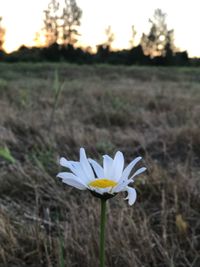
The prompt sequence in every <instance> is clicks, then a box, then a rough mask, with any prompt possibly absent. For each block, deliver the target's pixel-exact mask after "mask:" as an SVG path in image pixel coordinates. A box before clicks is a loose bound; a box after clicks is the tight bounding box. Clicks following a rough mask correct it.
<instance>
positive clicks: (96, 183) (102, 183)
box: [89, 179, 117, 188]
mask: <svg viewBox="0 0 200 267" xmlns="http://www.w3.org/2000/svg"><path fill="white" fill-rule="evenodd" d="M116 185H117V183H116V182H115V181H112V180H108V179H95V180H93V181H92V182H90V183H89V186H92V187H99V188H107V187H113V186H116Z"/></svg>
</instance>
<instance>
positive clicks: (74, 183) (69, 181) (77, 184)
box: [62, 179, 87, 190]
mask: <svg viewBox="0 0 200 267" xmlns="http://www.w3.org/2000/svg"><path fill="white" fill-rule="evenodd" d="M62 181H63V183H65V184H68V185H70V186H73V187H75V188H77V189H80V190H86V189H87V187H86V186H85V185H83V184H81V183H80V182H78V181H76V180H74V179H63V180H62Z"/></svg>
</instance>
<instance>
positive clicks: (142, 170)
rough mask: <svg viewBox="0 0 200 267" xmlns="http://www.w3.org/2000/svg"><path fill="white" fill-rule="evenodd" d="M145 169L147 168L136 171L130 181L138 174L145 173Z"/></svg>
mask: <svg viewBox="0 0 200 267" xmlns="http://www.w3.org/2000/svg"><path fill="white" fill-rule="evenodd" d="M146 169H147V168H145V167H142V168H140V169H138V170H137V171H136V172H135V173H134V174H133V176H131V178H130V179H133V178H134V177H135V176H136V175H139V174H140V173H142V172H144V171H146Z"/></svg>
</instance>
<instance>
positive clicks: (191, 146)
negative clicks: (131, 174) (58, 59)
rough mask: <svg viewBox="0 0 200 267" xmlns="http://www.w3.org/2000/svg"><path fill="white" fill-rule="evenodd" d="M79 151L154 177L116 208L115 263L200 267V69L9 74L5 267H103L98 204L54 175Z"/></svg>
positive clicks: (109, 253) (1, 157)
mask: <svg viewBox="0 0 200 267" xmlns="http://www.w3.org/2000/svg"><path fill="white" fill-rule="evenodd" d="M59 88H60V91H59ZM58 92H59V93H58ZM81 146H83V147H85V148H86V151H87V155H88V156H89V157H93V158H95V159H97V160H100V159H101V155H103V154H104V153H106V154H109V155H111V156H113V155H114V153H115V152H116V151H117V150H120V151H122V152H123V153H124V154H125V157H126V162H127V163H128V162H130V161H131V160H132V159H133V158H134V157H136V156H138V155H141V156H142V157H143V163H142V165H145V166H146V167H147V168H148V171H147V172H146V173H145V174H144V175H141V176H140V177H138V178H137V179H136V182H135V188H136V190H137V192H138V199H137V202H136V204H135V205H134V206H132V207H129V206H128V203H127V201H124V199H123V197H124V196H122V195H117V196H116V197H115V198H113V199H111V200H110V201H109V205H108V211H109V212H108V220H107V223H108V224H107V229H106V266H107V267H108V266H109V267H114V266H115V267H125V266H126V267H185V266H187V267H199V266H200V69H195V68H194V69H193V68H156V67H123V66H116V67H115V66H107V65H105V66H103V65H102V66H101V65H98V66H84V65H83V66H77V65H67V64H46V63H45V64H44V63H43V64H11V65H9V64H1V65H0V266H5V267H23V266H31V267H33V266H34V267H35V266H48V267H54V266H57V267H62V266H63V261H64V262H65V265H64V266H66V267H97V266H98V235H99V229H98V227H99V220H100V218H99V215H100V201H99V200H98V199H96V198H93V197H92V196H91V194H90V193H89V192H85V191H79V190H76V189H74V188H72V187H69V186H64V185H63V184H62V183H61V182H60V181H59V180H58V178H56V174H57V173H58V171H59V170H60V168H59V166H58V163H57V162H58V159H59V157H60V156H65V157H67V158H69V159H74V160H77V159H78V155H79V148H80V147H81Z"/></svg>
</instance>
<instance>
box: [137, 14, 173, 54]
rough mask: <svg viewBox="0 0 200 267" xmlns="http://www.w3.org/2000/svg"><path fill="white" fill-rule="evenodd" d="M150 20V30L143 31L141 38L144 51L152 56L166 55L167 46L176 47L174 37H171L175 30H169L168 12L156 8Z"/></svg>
mask: <svg viewBox="0 0 200 267" xmlns="http://www.w3.org/2000/svg"><path fill="white" fill-rule="evenodd" d="M149 22H150V24H151V28H150V32H149V33H148V34H145V33H143V35H142V38H141V45H142V47H143V50H144V53H145V54H146V55H149V56H150V57H156V56H165V55H166V48H168V49H169V48H170V49H172V48H174V44H173V39H172V38H171V37H170V36H172V35H173V30H168V27H167V24H166V14H165V13H163V12H162V10H161V9H156V10H155V12H154V15H153V18H152V19H149ZM172 51H173V50H172Z"/></svg>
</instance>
